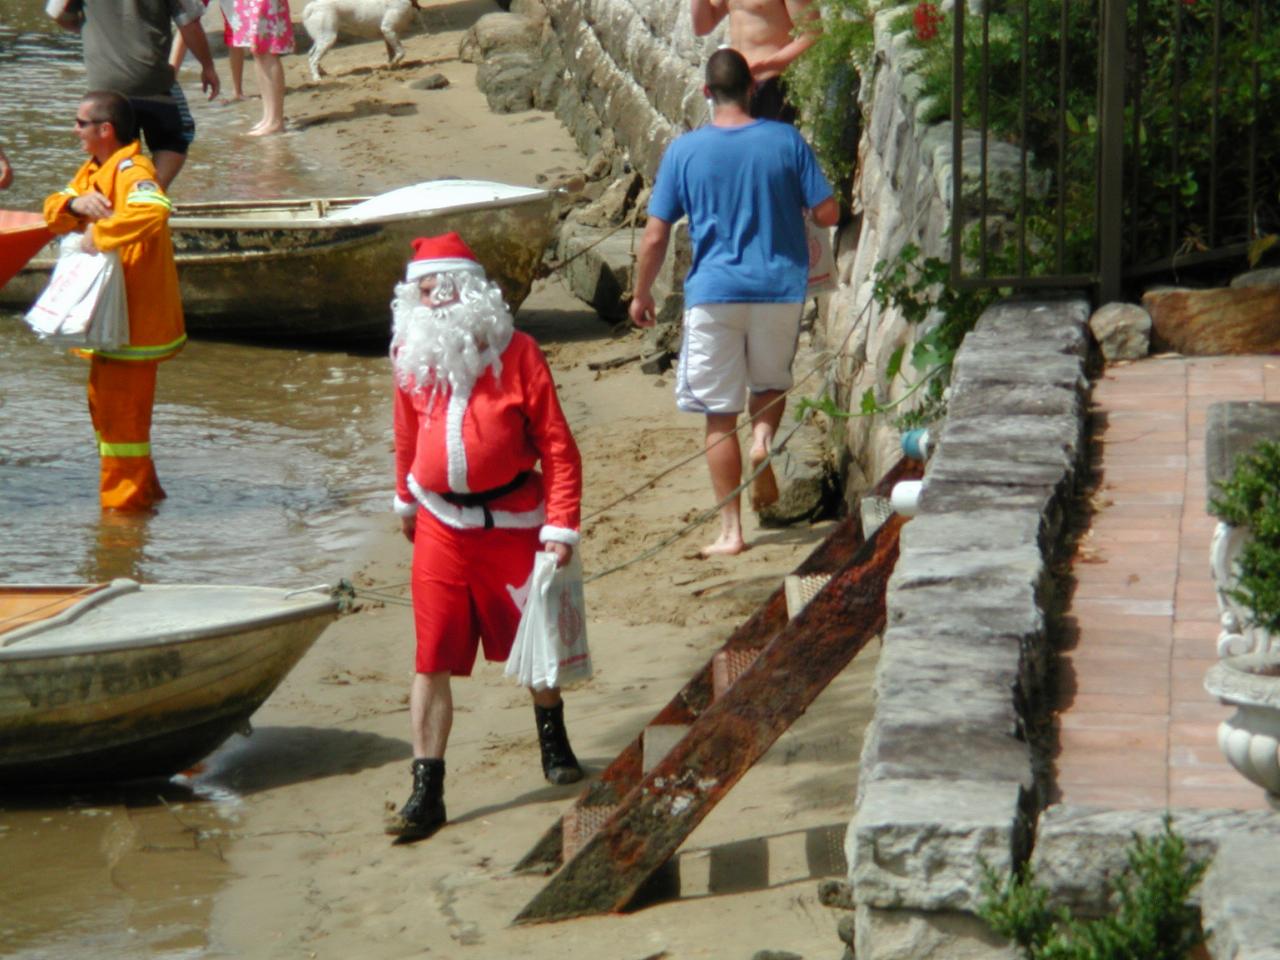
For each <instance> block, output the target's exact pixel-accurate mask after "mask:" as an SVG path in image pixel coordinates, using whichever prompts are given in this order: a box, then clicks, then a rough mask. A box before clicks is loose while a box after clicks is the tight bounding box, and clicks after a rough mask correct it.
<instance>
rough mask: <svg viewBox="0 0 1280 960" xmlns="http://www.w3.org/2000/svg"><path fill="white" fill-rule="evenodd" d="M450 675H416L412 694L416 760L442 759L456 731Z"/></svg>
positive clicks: (412, 721) (410, 716)
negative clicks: (426, 758)
mask: <svg viewBox="0 0 1280 960" xmlns="http://www.w3.org/2000/svg"><path fill="white" fill-rule="evenodd" d="M449 680H450V675H449V673H448V671H444V672H441V673H415V674H414V675H413V686H412V687H411V688H410V690H409V722H410V723H411V724H412V727H413V755H414V757H418V758H421V757H443V756H444V751H445V747H447V746H448V745H449V732H450V731H451V730H452V729H453V687H452V686H450V683H449Z"/></svg>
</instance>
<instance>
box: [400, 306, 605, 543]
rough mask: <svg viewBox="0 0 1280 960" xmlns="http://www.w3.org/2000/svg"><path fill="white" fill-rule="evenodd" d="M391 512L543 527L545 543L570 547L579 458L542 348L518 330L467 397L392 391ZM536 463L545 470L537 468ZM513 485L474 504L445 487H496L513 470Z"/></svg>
mask: <svg viewBox="0 0 1280 960" xmlns="http://www.w3.org/2000/svg"><path fill="white" fill-rule="evenodd" d="M395 442H396V512H397V513H398V514H400V515H401V516H412V515H413V514H414V513H416V512H417V509H418V506H419V504H420V505H421V506H423V507H425V508H426V509H427V510H429V511H430V512H431V514H432V515H433V516H435V517H436V519H438V520H439V521H440V522H441V523H444V524H447V525H448V526H451V527H454V528H456V529H470V528H476V527H484V526H485V513H486V509H485V508H487V510H488V513H489V515H490V517H491V519H492V524H493V526H495V527H540V528H541V529H540V531H539V537H540V539H541V540H542V541H543V542H546V541H551V540H554V541H558V542H560V543H568V544H576V543H577V542H578V527H579V525H580V520H581V501H582V457H581V455H580V454H579V453H578V445H577V444H576V443H575V442H574V439H573V434H572V433H571V432H570V431H569V423H568V421H567V420H566V419H565V416H564V411H563V410H561V409H560V400H559V398H558V397H557V396H556V387H555V382H554V381H553V380H552V379H551V370H550V368H549V367H548V366H547V361H546V359H545V358H544V357H543V356H542V351H541V350H539V349H538V345H537V344H536V343H535V342H534V340H533V338H532V337H530V336H529V335H528V334H525V333H521V332H520V331H518V330H517V331H515V332H514V333H512V335H511V342H510V343H509V344H508V345H507V348H506V350H504V351H503V352H502V373H501V375H500V376H498V377H495V376H494V373H493V368H492V367H489V368H487V369H486V370H485V371H484V372H483V373H482V374H481V375H480V377H479V379H478V380H477V381H476V383H475V386H473V387H472V388H471V392H470V393H469V394H461V393H454V392H445V393H441V394H438V395H436V396H435V398H434V402H433V400H432V397H431V393H430V391H423V390H413V389H405V388H404V387H402V386H399V385H397V388H396V396H395ZM539 461H540V462H541V466H542V472H541V473H538V472H537V471H535V470H534V469H533V468H534V465H535V464H537V463H539ZM524 472H528V476H527V477H526V479H525V480H524V482H523V483H521V484H520V485H519V486H518V487H516V488H515V489H514V490H512V491H511V492H509V493H506V494H504V495H503V496H501V497H499V498H497V499H495V500H492V501H490V502H488V503H486V504H485V506H484V507H480V506H460V505H458V504H456V503H450V502H448V501H447V500H445V499H444V498H443V497H442V496H441V494H450V493H453V494H467V493H480V492H483V491H487V490H494V489H496V488H499V487H503V486H505V485H507V484H509V483H510V482H511V481H512V480H513V479H514V478H515V477H517V476H518V475H519V474H521V473H524Z"/></svg>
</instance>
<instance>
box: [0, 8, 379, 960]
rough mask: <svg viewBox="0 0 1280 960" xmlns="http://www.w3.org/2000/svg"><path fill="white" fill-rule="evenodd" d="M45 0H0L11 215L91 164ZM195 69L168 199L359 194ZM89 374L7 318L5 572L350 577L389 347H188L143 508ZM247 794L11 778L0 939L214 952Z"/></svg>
mask: <svg viewBox="0 0 1280 960" xmlns="http://www.w3.org/2000/svg"><path fill="white" fill-rule="evenodd" d="M42 8H43V0H0V145H3V146H4V148H5V152H6V153H7V154H8V155H9V158H10V160H11V162H13V163H14V165H15V168H16V172H17V179H16V182H15V184H14V187H13V188H12V189H11V190H9V191H7V192H6V193H3V194H0V205H2V206H5V207H9V208H15V209H38V208H39V204H40V201H41V200H42V198H43V197H44V196H45V195H47V194H48V193H50V192H53V191H54V190H57V189H59V188H60V187H61V186H62V185H63V184H64V183H66V181H67V180H68V179H69V177H70V176H71V174H72V173H73V172H74V171H75V169H76V168H77V167H78V166H79V164H80V163H81V162H82V161H83V156H82V155H81V154H80V152H79V145H78V142H77V140H76V138H75V136H74V134H73V132H72V119H73V117H74V111H75V107H76V104H77V101H78V99H79V96H80V94H81V93H82V92H83V90H84V75H83V68H82V66H81V63H80V53H79V41H78V39H77V38H76V37H74V36H72V35H68V34H63V33H61V32H59V31H57V29H56V27H54V26H53V25H52V24H51V22H50V21H48V20H47V19H46V18H45V17H44V15H43V13H42ZM220 66H222V64H220ZM196 75H197V71H196V70H194V69H193V68H192V67H190V66H188V67H187V68H186V71H185V72H184V76H183V78H184V80H185V85H186V89H187V92H188V96H189V98H190V100H191V104H192V108H193V112H194V114H195V117H196V122H197V130H198V132H197V140H196V144H195V145H194V146H193V148H192V153H191V157H190V159H189V161H188V163H187V166H186V168H185V169H184V170H183V172H182V174H181V176H180V177H179V179H178V180H177V181H176V183H175V185H174V189H173V190H172V191H171V192H172V193H173V195H174V196H175V198H176V199H178V200H197V199H199V200H205V199H223V198H229V197H240V198H247V197H269V196H280V195H315V194H334V193H339V194H340V193H350V192H351V191H350V189H349V188H346V187H344V185H343V184H342V183H340V182H338V179H337V178H340V177H341V173H340V171H337V170H335V169H330V170H329V171H327V172H326V171H325V170H324V169H322V168H321V165H320V164H319V163H318V162H317V161H316V160H315V159H314V158H309V157H306V156H304V155H302V154H301V143H300V138H298V137H296V136H283V137H275V138H269V139H267V140H265V141H249V140H248V139H247V138H245V137H243V136H241V135H240V134H239V133H238V131H242V130H243V129H245V128H246V127H247V126H248V125H249V123H251V122H252V118H253V117H254V116H255V115H256V111H257V106H256V105H255V104H237V105H232V106H222V105H219V104H209V103H206V102H203V101H202V100H201V98H200V92H199V89H198V84H194V83H193V81H194V79H195V77H196ZM223 79H224V81H225V80H226V79H227V78H226V76H225V71H224V76H223ZM193 85H194V86H195V89H194V90H193V89H192V88H193ZM246 118H247V119H246ZM86 372H87V365H86V364H84V363H83V362H81V361H78V360H75V359H73V358H71V357H68V356H67V355H65V354H63V353H60V352H58V351H56V350H53V349H51V348H50V347H48V346H46V345H44V344H41V343H39V342H37V341H36V340H35V338H34V337H33V336H32V335H31V334H30V333H29V332H28V330H27V328H26V326H25V325H24V324H23V323H22V320H21V318H20V317H19V316H16V315H13V314H6V313H3V312H0V582H2V583H17V582H70V581H81V580H105V579H110V578H112V577H121V576H127V577H134V578H136V579H139V580H142V581H150V582H183V581H202V582H221V583H232V582H244V583H260V584H273V585H299V586H300V585H310V584H314V583H320V582H334V581H336V580H337V579H339V578H341V577H345V576H349V575H351V574H352V573H353V572H354V570H355V565H356V563H357V562H358V553H359V550H360V548H361V544H362V540H363V538H364V537H365V536H366V535H367V531H368V530H369V528H370V524H371V523H373V522H375V521H374V520H373V519H372V518H373V517H374V516H375V515H377V514H382V513H385V512H386V510H387V507H388V502H389V498H390V486H389V484H390V452H389V451H390V443H391V440H390V404H389V391H390V381H389V377H388V376H387V363H386V360H385V357H384V356H382V355H380V354H378V353H374V354H369V353H354V354H348V353H343V352H339V351H328V352H319V351H316V350H312V349H308V348H291V347H278V348H276V347H262V346H242V345H236V344H228V343H212V342H196V343H191V344H190V345H189V346H188V347H187V349H186V350H185V351H183V353H182V354H181V355H180V356H179V357H178V358H177V359H175V360H173V361H172V362H169V363H166V364H164V365H162V367H161V369H160V378H159V389H158V395H157V404H156V410H155V421H154V426H153V433H152V441H153V445H154V457H155V460H156V465H157V469H158V471H159V474H160V478H161V482H162V483H163V485H164V486H165V488H166V490H167V491H168V494H169V498H168V499H167V500H165V501H164V502H163V503H162V504H161V505H160V506H159V508H158V509H157V510H156V511H155V512H154V513H153V514H147V515H120V514H104V513H102V512H101V511H100V510H99V508H98V503H97V492H96V491H97V469H98V464H97V454H96V450H95V447H94V443H93V432H92V428H91V426H90V424H89V419H88V412H87V409H86V405H85V396H84V384H85V377H86ZM158 794H162V795H163V796H162V797H161V796H158ZM211 799H212V800H213V801H214V802H210V800H211ZM239 802H240V801H239V799H238V798H237V797H236V796H234V795H232V794H220V795H218V796H214V797H212V798H211V797H209V796H208V795H207V794H204V795H202V794H200V793H196V794H192V793H191V792H190V791H189V790H187V789H185V788H183V787H180V786H175V785H165V784H160V785H159V786H158V787H157V786H155V785H152V786H150V787H147V788H143V789H141V790H132V791H122V790H117V789H109V790H105V791H98V792H95V793H91V794H84V793H81V792H73V793H67V792H61V793H52V794H45V795H37V796H23V797H15V796H12V795H4V794H0V955H3V956H6V957H20V958H25V960H35V958H45V957H51V958H52V957H58V958H61V957H69V956H94V957H102V958H108V960H110V958H125V957H137V956H148V957H168V958H189V957H201V956H206V955H208V953H209V948H208V947H207V945H206V927H207V923H208V913H209V909H210V904H211V901H212V898H213V895H214V894H215V893H216V892H217V890H218V888H219V887H220V885H221V884H222V883H223V882H224V880H225V879H226V876H227V867H226V864H225V862H224V860H223V858H222V854H223V851H224V849H225V848H226V844H227V843H228V842H229V840H228V836H229V834H230V833H232V832H233V831H234V827H235V823H236V821H237V809H238V804H239Z"/></svg>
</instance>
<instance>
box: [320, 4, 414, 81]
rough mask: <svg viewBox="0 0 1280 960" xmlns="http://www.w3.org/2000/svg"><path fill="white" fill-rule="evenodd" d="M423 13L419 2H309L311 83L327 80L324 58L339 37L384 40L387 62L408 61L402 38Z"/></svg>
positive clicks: (392, 63) (393, 64)
mask: <svg viewBox="0 0 1280 960" xmlns="http://www.w3.org/2000/svg"><path fill="white" fill-rule="evenodd" d="M421 9H422V8H421V7H419V6H418V0H309V2H308V3H307V5H306V6H305V7H303V8H302V25H303V26H304V27H306V28H307V33H308V34H310V36H311V52H310V53H308V54H307V63H308V64H309V65H310V66H311V79H313V80H319V79H320V78H321V77H322V76H324V71H323V70H321V69H320V58H321V57H323V56H324V55H325V54H326V53H328V52H329V48H330V47H332V46H333V45H334V44H335V43H336V42H337V40H338V34H343V35H344V36H354V37H378V36H381V37H382V42H383V43H385V44H386V45H387V60H388V62H389V63H390V64H391V65H392V66H395V65H396V64H397V63H399V62H400V61H401V60H403V59H404V44H402V43H401V42H400V34H402V33H406V32H407V31H408V29H409V26H410V24H411V23H412V22H413V15H414V12H415V11H417V10H421Z"/></svg>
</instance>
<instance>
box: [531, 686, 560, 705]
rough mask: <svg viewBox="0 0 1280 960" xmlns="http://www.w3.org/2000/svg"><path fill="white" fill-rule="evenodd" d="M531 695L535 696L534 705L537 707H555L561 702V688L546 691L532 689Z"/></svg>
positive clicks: (549, 688)
mask: <svg viewBox="0 0 1280 960" xmlns="http://www.w3.org/2000/svg"><path fill="white" fill-rule="evenodd" d="M529 693H531V694H532V695H533V704H534V706H536V707H554V706H555V705H556V704H558V703H559V702H560V688H559V687H547V688H546V689H545V690H535V689H533V688H532V687H530V688H529Z"/></svg>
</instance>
